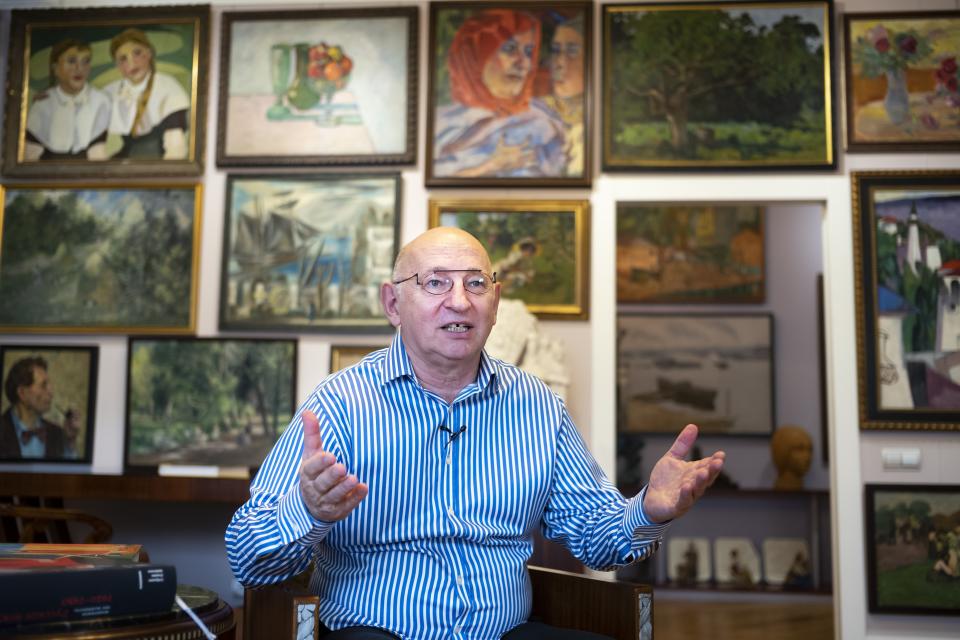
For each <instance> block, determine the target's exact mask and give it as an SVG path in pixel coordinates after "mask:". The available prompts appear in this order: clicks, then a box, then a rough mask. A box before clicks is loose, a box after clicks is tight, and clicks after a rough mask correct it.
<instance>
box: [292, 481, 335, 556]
mask: <svg viewBox="0 0 960 640" xmlns="http://www.w3.org/2000/svg"><path fill="white" fill-rule="evenodd" d="M278 516H279V519H280V522H281V523H284V524H282V525H281V531H282V532H283V537H284V538H286V539H285V540H284V541H283V542H284V544H290V543H292V542H298V543H299V544H302V545H304V546H313V545H314V544H316V543H318V542H320V541H321V540H323V539H324V538H325V537H327V533H329V532H330V529H332V528H333V525H334V523H332V522H325V521H323V520H317V519H316V518H314V517H313V515H312V514H311V513H310V511H309V510H308V509H307V505H306V504H304V502H303V496H302V495H300V485H299V484H295V485H293V487H291V488H290V491H288V492H287V494H286V495H285V496H283V497H282V498H280V505H279V507H278Z"/></svg>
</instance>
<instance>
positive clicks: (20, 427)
mask: <svg viewBox="0 0 960 640" xmlns="http://www.w3.org/2000/svg"><path fill="white" fill-rule="evenodd" d="M10 417H11V418H13V426H14V427H15V428H16V430H17V438H19V437H20V436H21V435H22V434H23V432H24V431H29V430H30V429H36V428H37V427H38V426H39V424H40V416H37V421H36V423H34V424H33V425H29V426H28V425H26V424H24V423H23V420H21V419H20V416H18V415H17V411H16V410H15V409H14V408H12V407H11V408H10Z"/></svg>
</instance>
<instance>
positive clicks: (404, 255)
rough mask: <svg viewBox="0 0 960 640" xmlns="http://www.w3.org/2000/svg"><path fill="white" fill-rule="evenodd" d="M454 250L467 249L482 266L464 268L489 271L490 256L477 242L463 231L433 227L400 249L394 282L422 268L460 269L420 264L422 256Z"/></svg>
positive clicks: (394, 269) (457, 266) (394, 271)
mask: <svg viewBox="0 0 960 640" xmlns="http://www.w3.org/2000/svg"><path fill="white" fill-rule="evenodd" d="M454 248H467V249H469V250H470V251H471V252H474V253H476V254H479V255H480V256H481V258H482V260H483V264H479V265H477V266H476V267H466V268H477V269H482V270H483V271H486V272H489V271H490V268H491V265H490V256H489V255H487V250H486V249H485V248H484V247H483V245H482V244H480V241H479V240H477V239H476V238H475V237H473V236H472V235H471V234H469V233H467V232H466V231H464V230H463V229H458V228H456V227H434V228H433V229H428V230H427V231H424V232H423V233H421V234H420V235H419V236H417V237H416V238H414V239H413V240H411V241H410V242H408V243H407V244H406V245H404V246H403V248H402V249H400V252H399V253H398V254H397V260H396V262H395V263H394V265H393V279H394V281H396V280H402V279H403V278H408V277H410V276H411V275H413V274H414V273H415V272H417V271H418V270H419V269H420V268H422V267H437V266H446V267H447V268H450V269H454V268H460V267H459V265H423V264H421V261H422V257H423V256H424V255H428V254H431V253H435V252H436V250H437V249H454Z"/></svg>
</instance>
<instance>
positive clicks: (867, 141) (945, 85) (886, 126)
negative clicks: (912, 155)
mask: <svg viewBox="0 0 960 640" xmlns="http://www.w3.org/2000/svg"><path fill="white" fill-rule="evenodd" d="M844 37H845V44H846V46H845V47H844V49H845V51H846V61H845V62H846V65H845V66H846V71H847V96H846V98H847V100H846V102H847V149H848V150H849V151H898V150H902V151H910V150H913V151H918V150H926V151H934V150H941V151H956V150H957V149H960V91H958V89H960V86H958V85H960V76H958V66H957V58H958V54H960V12H957V11H939V12H923V13H881V14H847V15H846V16H844Z"/></svg>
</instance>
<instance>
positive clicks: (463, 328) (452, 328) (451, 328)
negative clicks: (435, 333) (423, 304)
mask: <svg viewBox="0 0 960 640" xmlns="http://www.w3.org/2000/svg"><path fill="white" fill-rule="evenodd" d="M472 328H473V327H472V326H470V325H469V324H463V323H462V322H451V323H450V324H445V325H443V327H442V329H443V330H444V331H446V332H448V333H466V332H467V331H469V330H470V329H472Z"/></svg>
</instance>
